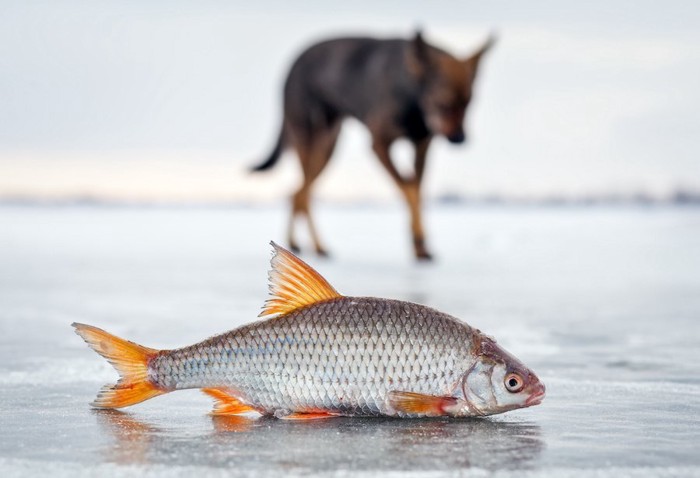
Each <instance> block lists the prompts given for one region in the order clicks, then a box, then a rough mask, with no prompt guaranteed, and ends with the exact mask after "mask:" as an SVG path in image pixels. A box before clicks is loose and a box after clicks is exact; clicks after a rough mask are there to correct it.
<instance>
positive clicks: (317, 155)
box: [289, 121, 341, 256]
mask: <svg viewBox="0 0 700 478" xmlns="http://www.w3.org/2000/svg"><path fill="white" fill-rule="evenodd" d="M340 126H341V123H340V121H336V122H334V123H332V124H331V125H329V126H326V127H325V128H324V129H323V130H321V131H315V132H314V134H313V135H309V138H308V141H307V147H299V148H297V152H298V154H299V160H300V162H301V167H302V172H303V174H304V181H303V183H302V185H301V187H300V188H299V190H298V191H297V192H296V193H295V194H294V196H293V198H292V219H291V221H290V229H289V239H290V247H295V246H296V247H297V249H298V246H297V245H296V242H295V240H294V230H293V229H294V224H293V223H294V219H295V217H296V216H297V215H303V216H305V217H306V224H307V226H308V228H309V235H310V236H311V241H312V242H313V244H314V249H315V251H316V253H317V254H318V255H320V256H327V255H328V252H327V251H326V249H325V248H324V247H323V246H322V245H321V240H320V238H319V235H318V231H317V230H316V225H315V223H314V220H313V218H312V216H311V208H310V202H311V187H312V185H313V183H314V181H315V180H316V179H317V178H318V176H319V175H320V174H321V172H322V171H323V169H324V168H325V167H326V165H327V164H328V161H329V160H330V158H331V155H332V154H333V149H334V148H335V144H336V140H337V139H338V134H339V133H340Z"/></svg>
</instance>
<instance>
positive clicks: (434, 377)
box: [149, 297, 474, 415]
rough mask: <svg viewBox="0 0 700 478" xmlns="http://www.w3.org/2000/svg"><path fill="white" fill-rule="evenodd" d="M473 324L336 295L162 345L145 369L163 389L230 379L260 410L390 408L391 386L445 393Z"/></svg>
mask: <svg viewBox="0 0 700 478" xmlns="http://www.w3.org/2000/svg"><path fill="white" fill-rule="evenodd" d="M380 301H381V302H383V303H380ZM389 302H390V303H389ZM428 317H429V319H428ZM473 334H474V330H473V329H472V328H471V327H469V326H468V325H466V324H464V323H462V322H459V321H458V320H457V319H455V318H454V317H451V316H449V315H447V314H443V313H441V312H438V311H436V310H434V309H430V308H428V307H424V306H421V305H417V304H411V303H406V302H401V301H387V300H386V299H376V298H357V297H341V298H337V299H332V300H329V301H327V302H321V303H317V304H314V305H311V306H308V307H305V308H303V309H301V310H298V311H295V312H292V313H290V314H288V315H286V316H284V317H280V318H277V319H273V320H271V321H262V322H257V323H254V324H250V325H246V326H243V327H240V328H239V329H235V330H233V331H231V332H228V333H226V334H223V335H220V336H217V337H214V338H211V339H208V340H205V341H203V342H200V343H198V344H195V345H192V346H189V347H184V348H181V349H175V350H171V351H167V352H161V354H159V355H158V356H157V357H156V358H155V359H154V360H153V361H152V362H151V364H150V365H149V376H150V377H152V380H153V382H154V383H155V384H156V385H158V386H160V387H163V388H166V389H185V388H205V387H222V388H229V389H231V390H234V391H235V392H236V395H237V396H238V397H239V398H240V399H241V400H242V401H244V402H245V403H249V404H252V405H253V406H255V407H256V408H258V409H260V410H261V411H263V412H265V413H275V412H276V411H282V410H320V409H322V410H329V411H335V412H342V413H347V414H369V415H378V414H389V413H391V412H392V411H393V410H392V409H391V406H390V404H389V401H388V393H389V392H390V391H391V390H410V391H413V392H417V393H423V394H427V395H436V396H444V395H449V394H451V393H452V392H453V390H454V389H455V388H456V387H457V385H458V382H459V380H460V376H459V375H457V374H455V373H454V372H452V371H453V370H466V369H468V368H469V365H470V363H471V362H472V361H473V360H474V357H473V354H472V336H473ZM447 364H449V365H451V367H446V365H447ZM438 370H442V371H444V372H445V373H442V374H438V373H436V372H437V371H438Z"/></svg>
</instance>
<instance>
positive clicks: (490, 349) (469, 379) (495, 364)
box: [462, 334, 545, 415]
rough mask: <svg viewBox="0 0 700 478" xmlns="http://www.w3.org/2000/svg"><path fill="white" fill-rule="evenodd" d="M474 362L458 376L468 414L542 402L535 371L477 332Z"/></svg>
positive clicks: (543, 392) (503, 410) (506, 409)
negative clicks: (461, 375)
mask: <svg viewBox="0 0 700 478" xmlns="http://www.w3.org/2000/svg"><path fill="white" fill-rule="evenodd" d="M478 335H479V337H478V338H477V339H476V340H475V352H476V361H475V363H474V364H473V365H472V366H471V367H470V369H469V370H468V371H467V372H466V373H465V374H464V376H463V378H462V393H463V394H464V400H465V401H466V403H467V410H466V411H467V412H468V414H470V415H494V414H496V413H503V412H507V411H508V410H515V409H517V408H525V407H531V406H533V405H538V404H540V403H541V402H542V400H543V399H544V396H545V386H544V384H543V383H542V382H541V381H540V379H539V378H538V377H537V375H535V373H534V372H533V371H532V370H530V369H529V368H527V367H526V366H525V365H523V363H522V362H520V361H519V360H518V359H517V358H515V357H514V356H513V355H511V354H510V353H508V352H507V351H505V350H504V349H503V348H501V347H500V346H499V345H498V344H496V342H495V341H494V340H493V339H492V338H490V337H486V336H484V335H481V334H478Z"/></svg>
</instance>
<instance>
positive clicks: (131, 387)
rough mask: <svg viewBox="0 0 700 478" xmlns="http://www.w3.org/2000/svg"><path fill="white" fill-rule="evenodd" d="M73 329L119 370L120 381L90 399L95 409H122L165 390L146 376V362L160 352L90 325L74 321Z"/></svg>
mask: <svg viewBox="0 0 700 478" xmlns="http://www.w3.org/2000/svg"><path fill="white" fill-rule="evenodd" d="M73 327H75V332H76V333H77V334H78V335H80V336H81V337H82V338H83V340H85V342H87V344H88V345H89V346H90V347H91V348H92V349H93V350H94V351H95V352H97V353H98V354H100V355H102V356H103V357H104V358H106V359H107V361H108V362H109V363H111V364H112V366H113V367H114V368H115V369H116V370H117V372H119V381H118V382H117V383H116V384H114V385H105V386H104V387H103V388H102V390H100V393H99V394H98V395H97V398H96V399H95V401H94V402H92V406H93V407H95V408H121V407H128V406H129V405H134V404H136V403H139V402H143V401H144V400H148V399H149V398H153V397H155V396H158V395H162V394H164V393H166V392H167V390H163V389H161V388H159V387H158V386H156V385H155V384H154V383H153V382H151V380H150V379H149V377H148V363H149V362H150V361H151V359H153V358H154V357H155V356H157V355H158V353H160V351H159V350H156V349H151V348H148V347H144V346H142V345H139V344H135V343H133V342H129V341H128V340H124V339H121V338H119V337H117V336H115V335H112V334H110V333H109V332H105V331H104V330H102V329H98V328H97V327H93V326H92V325H86V324H78V323H74V324H73Z"/></svg>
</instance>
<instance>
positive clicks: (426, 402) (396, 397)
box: [389, 391, 457, 417]
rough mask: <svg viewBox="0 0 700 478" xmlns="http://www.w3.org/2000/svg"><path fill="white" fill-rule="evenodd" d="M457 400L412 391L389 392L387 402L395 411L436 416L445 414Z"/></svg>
mask: <svg viewBox="0 0 700 478" xmlns="http://www.w3.org/2000/svg"><path fill="white" fill-rule="evenodd" d="M456 402H457V399H456V398H453V397H436V396H434V395H424V394H422V393H414V392H397V391H392V392H389V403H391V406H392V407H394V409H395V410H396V411H397V412H401V413H408V414H410V415H422V416H428V417H437V416H442V415H447V414H448V410H449V408H450V407H452V406H454V405H455V403H456Z"/></svg>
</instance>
